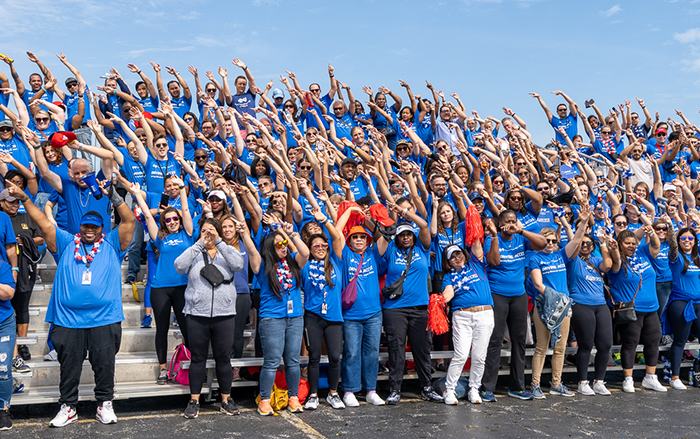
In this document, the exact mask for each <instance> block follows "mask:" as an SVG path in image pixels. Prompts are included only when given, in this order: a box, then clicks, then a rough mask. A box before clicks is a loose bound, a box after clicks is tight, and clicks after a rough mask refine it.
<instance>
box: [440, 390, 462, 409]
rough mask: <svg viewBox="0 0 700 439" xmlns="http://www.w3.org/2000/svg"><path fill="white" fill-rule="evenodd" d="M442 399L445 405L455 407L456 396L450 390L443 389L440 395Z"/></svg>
mask: <svg viewBox="0 0 700 439" xmlns="http://www.w3.org/2000/svg"><path fill="white" fill-rule="evenodd" d="M442 397H443V398H445V404H447V405H457V404H459V403H458V402H457V394H456V393H455V391H454V390H452V389H445V391H444V392H443V393H442Z"/></svg>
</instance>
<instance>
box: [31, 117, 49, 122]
mask: <svg viewBox="0 0 700 439" xmlns="http://www.w3.org/2000/svg"><path fill="white" fill-rule="evenodd" d="M35 120H36V121H37V122H48V121H49V120H51V119H49V118H48V117H37V118H35Z"/></svg>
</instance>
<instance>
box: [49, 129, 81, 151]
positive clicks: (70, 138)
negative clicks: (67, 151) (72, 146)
mask: <svg viewBox="0 0 700 439" xmlns="http://www.w3.org/2000/svg"><path fill="white" fill-rule="evenodd" d="M77 139H78V138H77V137H76V135H75V133H73V132H72V131H57V132H55V133H53V134H52V135H51V146H52V147H53V148H56V149H61V148H63V147H64V146H66V145H68V144H69V143H71V142H75V141H76V140H77Z"/></svg>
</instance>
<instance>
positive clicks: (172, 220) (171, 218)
mask: <svg viewBox="0 0 700 439" xmlns="http://www.w3.org/2000/svg"><path fill="white" fill-rule="evenodd" d="M179 221H180V217H179V216H173V217H170V218H166V219H165V223H166V224H170V223H172V222H176V223H177V222H179Z"/></svg>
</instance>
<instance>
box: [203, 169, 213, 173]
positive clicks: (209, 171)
mask: <svg viewBox="0 0 700 439" xmlns="http://www.w3.org/2000/svg"><path fill="white" fill-rule="evenodd" d="M204 173H205V174H213V173H214V170H212V169H205V170H204Z"/></svg>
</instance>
